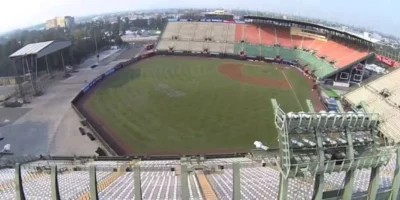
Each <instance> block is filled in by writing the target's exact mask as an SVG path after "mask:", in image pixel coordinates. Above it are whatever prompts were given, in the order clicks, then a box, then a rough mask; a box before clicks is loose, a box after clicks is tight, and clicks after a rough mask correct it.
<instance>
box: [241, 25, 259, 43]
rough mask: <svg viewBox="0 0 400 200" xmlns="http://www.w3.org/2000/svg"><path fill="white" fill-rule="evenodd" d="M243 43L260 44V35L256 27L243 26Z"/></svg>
mask: <svg viewBox="0 0 400 200" xmlns="http://www.w3.org/2000/svg"><path fill="white" fill-rule="evenodd" d="M244 41H245V42H246V43H248V44H256V45H258V44H260V34H259V31H258V27H257V26H255V25H252V24H246V25H245V28H244Z"/></svg>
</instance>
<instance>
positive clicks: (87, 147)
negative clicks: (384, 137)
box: [0, 50, 120, 156]
mask: <svg viewBox="0 0 400 200" xmlns="http://www.w3.org/2000/svg"><path fill="white" fill-rule="evenodd" d="M116 52H117V53H118V51H116V50H109V51H105V52H102V53H101V58H103V59H104V58H106V57H108V56H111V55H112V54H113V53H116ZM96 62H97V59H96V57H91V58H89V59H87V60H86V61H85V62H83V63H82V64H81V69H80V70H79V72H78V73H74V74H73V75H72V77H69V78H67V79H64V80H60V81H58V82H55V83H54V84H53V85H52V86H50V87H49V88H48V89H47V90H46V92H45V94H44V95H42V96H40V97H37V98H33V99H32V102H31V104H26V105H24V107H23V108H9V109H7V110H3V109H0V126H1V127H0V133H1V134H2V135H3V136H4V140H3V141H0V148H1V149H2V147H3V146H4V145H5V144H11V150H12V151H13V152H14V155H15V156H21V155H39V154H43V155H44V154H51V155H67V156H71V155H94V151H95V150H96V149H97V147H99V146H101V145H100V144H99V143H98V142H96V141H95V142H92V141H90V140H89V139H88V138H87V136H82V135H80V133H79V131H78V126H79V125H80V123H79V118H78V117H77V116H76V114H75V112H74V111H73V110H72V108H71V104H70V102H71V100H72V99H73V98H74V97H75V96H76V94H78V92H79V91H80V90H81V89H82V87H83V86H84V85H85V84H86V83H87V81H90V80H92V79H94V78H95V77H97V76H99V75H100V74H102V73H104V72H106V71H107V70H108V69H110V68H112V67H114V66H115V64H116V63H118V62H120V61H112V62H110V63H101V64H100V66H98V67H96V68H95V69H91V68H88V67H90V66H91V65H92V64H93V63H96ZM5 119H7V120H9V121H6V123H5V122H4V121H5ZM10 123H11V124H10Z"/></svg>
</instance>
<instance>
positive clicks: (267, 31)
mask: <svg viewBox="0 0 400 200" xmlns="http://www.w3.org/2000/svg"><path fill="white" fill-rule="evenodd" d="M260 35H261V44H263V45H267V46H273V45H275V28H274V27H273V26H265V27H261V28H260Z"/></svg>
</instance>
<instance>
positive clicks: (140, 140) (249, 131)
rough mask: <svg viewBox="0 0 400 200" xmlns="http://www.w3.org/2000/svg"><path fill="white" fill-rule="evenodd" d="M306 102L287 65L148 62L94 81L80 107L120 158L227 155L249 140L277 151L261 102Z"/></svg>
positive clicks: (303, 87) (294, 106)
mask: <svg viewBox="0 0 400 200" xmlns="http://www.w3.org/2000/svg"><path fill="white" fill-rule="evenodd" d="M292 86H293V87H292ZM311 96H312V92H311V87H310V85H309V80H308V79H307V78H305V77H304V76H303V74H302V73H299V72H298V71H297V70H296V69H294V68H291V67H285V66H279V65H277V64H267V63H257V62H245V61H237V60H230V59H217V58H208V59H207V58H199V57H166V56H156V57H153V58H149V59H147V60H143V61H141V62H139V63H137V64H134V65H131V66H129V67H125V68H124V69H122V70H120V71H118V72H116V73H115V74H114V75H111V76H110V77H108V78H106V79H105V80H103V81H102V82H100V83H99V84H98V85H96V88H95V89H92V92H90V94H89V95H86V96H85V97H84V100H83V101H81V102H82V103H81V107H82V108H83V109H84V110H85V111H87V113H88V114H89V116H90V117H91V118H93V119H94V121H95V122H96V123H99V125H100V126H99V127H101V129H102V131H104V132H105V134H107V135H109V136H111V137H112V138H114V140H115V141H116V144H115V145H116V146H119V148H120V149H121V151H122V154H157V155H159V154H199V153H216V152H217V153H218V152H219V153H231V152H246V151H249V149H251V147H252V142H253V141H254V140H261V141H263V142H264V143H265V144H266V145H268V146H272V147H276V146H277V141H276V137H277V136H276V131H275V130H274V122H273V114H272V113H273V110H272V106H271V105H270V103H269V99H271V98H277V99H279V100H280V102H281V103H282V105H281V106H282V107H284V108H285V109H287V110H293V111H301V110H303V108H306V107H307V106H306V104H305V103H306V101H305V99H309V98H310V97H311ZM315 104H316V105H317V104H319V102H318V100H317V101H315ZM227 138H231V139H227ZM111 146H113V145H111Z"/></svg>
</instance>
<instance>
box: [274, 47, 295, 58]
mask: <svg viewBox="0 0 400 200" xmlns="http://www.w3.org/2000/svg"><path fill="white" fill-rule="evenodd" d="M276 52H277V55H279V56H280V57H281V58H282V59H285V60H296V57H295V52H294V51H293V50H292V49H285V48H280V47H276Z"/></svg>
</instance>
